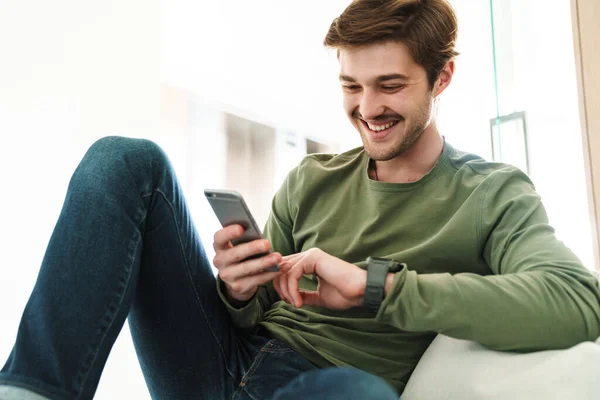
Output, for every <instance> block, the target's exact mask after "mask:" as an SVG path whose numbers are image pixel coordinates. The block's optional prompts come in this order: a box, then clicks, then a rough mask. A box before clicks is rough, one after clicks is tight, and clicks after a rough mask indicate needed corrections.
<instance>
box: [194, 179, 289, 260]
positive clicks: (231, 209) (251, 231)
mask: <svg viewBox="0 0 600 400" xmlns="http://www.w3.org/2000/svg"><path fill="white" fill-rule="evenodd" d="M204 195H205V196H206V198H207V200H208V202H209V203H210V205H211V207H212V209H213V211H214V212H215V214H216V216H217V218H218V219H219V222H221V225H222V226H223V227H226V226H230V225H234V224H237V225H241V226H242V227H243V228H244V234H243V236H242V237H240V238H238V239H234V240H232V241H231V244H232V245H234V246H236V245H238V244H241V243H247V242H252V241H254V240H260V239H262V238H263V236H262V234H261V232H260V228H259V227H258V225H257V224H256V221H255V220H254V217H252V214H251V213H250V210H249V209H248V206H247V205H246V202H245V201H244V199H243V197H242V195H241V194H240V193H238V192H236V191H233V190H214V189H206V190H205V191H204ZM267 254H268V253H261V254H256V255H254V256H252V257H249V258H248V259H253V258H260V257H263V256H265V255H267ZM264 271H269V272H277V271H279V266H278V265H275V266H273V267H270V268H266V269H265V270H264Z"/></svg>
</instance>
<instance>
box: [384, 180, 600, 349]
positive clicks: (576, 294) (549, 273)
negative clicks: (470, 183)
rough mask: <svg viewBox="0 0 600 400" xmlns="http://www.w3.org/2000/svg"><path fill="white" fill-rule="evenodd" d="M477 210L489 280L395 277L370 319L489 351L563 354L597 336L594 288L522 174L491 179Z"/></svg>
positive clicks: (598, 292)
mask: <svg viewBox="0 0 600 400" xmlns="http://www.w3.org/2000/svg"><path fill="white" fill-rule="evenodd" d="M482 184H487V190H486V191H485V195H484V198H483V199H482V202H481V203H480V204H481V206H480V209H479V210H478V219H477V221H478V230H479V233H480V248H481V249H482V254H481V256H482V257H483V258H484V259H485V261H486V262H487V264H488V265H489V266H490V268H491V270H492V271H493V273H494V274H493V275H488V276H481V275H477V274H472V273H458V274H455V275H451V274H449V273H442V274H421V275H419V274H417V273H416V272H415V271H410V270H407V269H404V270H402V271H401V272H399V273H397V274H396V276H395V277H394V285H393V286H392V289H391V290H390V292H389V293H388V294H387V296H386V298H385V299H384V302H383V303H382V306H381V308H380V310H379V313H378V314H377V320H379V321H381V322H384V323H388V324H390V325H393V326H396V327H398V328H400V329H403V330H407V331H433V332H438V333H443V334H445V335H448V336H451V337H454V338H458V339H466V340H473V341H476V342H479V343H481V344H483V345H485V346H487V347H489V348H491V349H494V350H512V351H523V352H525V351H537V350H546V349H562V348H568V347H571V346H573V345H575V344H577V343H580V342H582V341H588V340H596V338H598V336H600V284H599V281H598V279H597V278H596V277H595V276H594V275H592V273H591V272H590V271H588V270H587V269H586V268H585V267H584V266H583V265H582V264H581V262H580V261H579V259H578V258H577V257H576V256H575V255H574V254H573V253H572V252H571V251H570V250H569V249H568V248H567V247H566V246H565V245H564V243H563V242H561V241H559V240H558V239H557V238H556V237H555V235H554V229H553V228H552V227H551V226H550V225H549V223H548V217H547V215H546V211H545V209H544V207H543V205H542V202H541V199H540V196H539V195H538V194H537V193H536V191H535V189H534V187H533V185H532V184H531V181H530V180H529V178H527V176H526V175H525V174H523V173H522V172H521V171H519V170H517V169H513V168H507V169H503V170H500V171H496V172H495V173H493V174H491V175H490V176H489V177H488V178H487V179H486V181H484V183H482Z"/></svg>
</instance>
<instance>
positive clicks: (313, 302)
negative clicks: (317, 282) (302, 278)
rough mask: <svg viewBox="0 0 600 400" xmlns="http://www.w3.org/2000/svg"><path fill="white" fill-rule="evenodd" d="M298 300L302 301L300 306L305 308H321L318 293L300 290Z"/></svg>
mask: <svg viewBox="0 0 600 400" xmlns="http://www.w3.org/2000/svg"><path fill="white" fill-rule="evenodd" d="M299 293H300V298H301V299H302V305H305V306H314V307H323V304H322V301H321V296H319V293H318V292H312V291H311V292H309V291H306V290H300V291H299Z"/></svg>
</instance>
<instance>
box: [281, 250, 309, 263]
mask: <svg viewBox="0 0 600 400" xmlns="http://www.w3.org/2000/svg"><path fill="white" fill-rule="evenodd" d="M303 255H304V253H296V254H289V255H287V256H285V257H283V259H282V262H285V263H287V262H291V263H292V264H294V261H296V260H298V259H300V258H302V256H303Z"/></svg>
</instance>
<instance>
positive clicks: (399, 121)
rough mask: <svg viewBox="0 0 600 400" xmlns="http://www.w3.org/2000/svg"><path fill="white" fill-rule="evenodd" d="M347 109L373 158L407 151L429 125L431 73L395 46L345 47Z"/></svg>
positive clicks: (342, 55)
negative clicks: (429, 77) (428, 74)
mask: <svg viewBox="0 0 600 400" xmlns="http://www.w3.org/2000/svg"><path fill="white" fill-rule="evenodd" d="M339 61H340V67H341V72H340V82H341V84H342V89H343V93H344V109H345V111H346V114H347V115H348V117H349V118H350V121H351V122H352V124H353V125H354V126H355V127H356V129H357V130H358V132H359V133H360V136H361V138H362V141H363V145H364V148H365V151H366V152H367V154H368V155H369V157H371V158H372V159H374V160H377V161H387V160H391V159H393V158H395V157H396V156H398V155H400V154H402V153H403V152H404V151H406V150H407V149H408V148H409V147H410V146H411V145H412V144H413V143H414V142H415V141H416V140H417V139H418V138H419V136H420V135H421V133H423V130H424V129H425V128H427V126H428V125H429V123H430V122H431V119H432V115H433V105H434V97H433V94H432V90H431V89H430V87H429V83H428V80H427V72H426V71H425V69H424V68H423V67H421V66H420V65H418V64H416V63H415V62H414V60H413V58H412V56H411V55H410V53H409V52H408V50H407V48H406V47H405V46H404V45H403V44H401V43H396V42H385V43H382V44H377V45H371V46H367V47H361V48H358V49H341V50H340V53H339Z"/></svg>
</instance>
